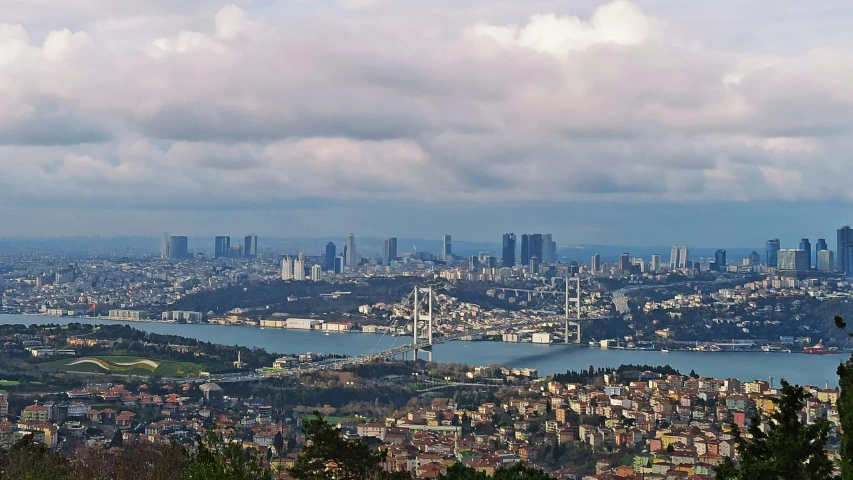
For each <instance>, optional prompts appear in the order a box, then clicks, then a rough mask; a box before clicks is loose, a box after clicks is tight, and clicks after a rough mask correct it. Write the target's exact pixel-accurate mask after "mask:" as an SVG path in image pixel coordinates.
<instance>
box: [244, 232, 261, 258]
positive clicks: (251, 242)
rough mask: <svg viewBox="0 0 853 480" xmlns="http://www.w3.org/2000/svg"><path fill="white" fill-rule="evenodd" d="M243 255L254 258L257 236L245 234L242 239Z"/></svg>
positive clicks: (256, 252) (256, 249) (256, 253)
mask: <svg viewBox="0 0 853 480" xmlns="http://www.w3.org/2000/svg"><path fill="white" fill-rule="evenodd" d="M243 256H244V257H246V258H255V257H257V256H258V236H257V235H246V238H245V239H244V240H243Z"/></svg>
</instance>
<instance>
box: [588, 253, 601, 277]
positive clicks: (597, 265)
mask: <svg viewBox="0 0 853 480" xmlns="http://www.w3.org/2000/svg"><path fill="white" fill-rule="evenodd" d="M589 268H590V270H591V271H592V273H598V272H600V271H601V255H599V254H597V253H596V254H595V255H593V256H592V260H591V261H590V262H589Z"/></svg>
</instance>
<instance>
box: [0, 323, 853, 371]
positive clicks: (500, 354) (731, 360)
mask: <svg viewBox="0 0 853 480" xmlns="http://www.w3.org/2000/svg"><path fill="white" fill-rule="evenodd" d="M81 320H83V321H86V322H91V321H92V320H91V319H79V318H58V317H41V316H28V315H0V324H16V323H20V324H24V325H31V324H39V325H41V324H47V323H55V324H63V323H70V322H80V321H81ZM95 323H99V324H116V323H125V322H115V321H110V320H96V321H95ZM125 324H126V325H130V326H132V327H134V328H137V329H139V330H144V331H147V332H152V333H162V334H171V335H180V336H183V337H191V338H197V339H199V340H203V341H207V342H213V343H220V344H226V345H241V346H247V347H259V348H263V349H265V350H267V351H270V352H277V353H306V352H314V353H338V354H345V355H359V354H364V353H370V352H374V351H381V350H385V349H388V348H391V347H392V346H395V345H401V344H403V343H404V342H407V341H411V339H410V338H408V337H407V338H403V337H391V336H390V335H386V336H384V337H383V336H382V335H377V334H363V333H331V334H329V335H326V334H325V333H323V332H314V331H299V330H283V329H264V330H261V329H260V328H258V327H231V326H220V325H186V324H184V325H181V324H173V323H143V322H126V323H125ZM422 358H426V356H425V354H423V356H422ZM842 358H846V355H845V354H842V355H805V354H800V353H764V352H744V353H701V352H671V353H666V354H664V353H660V352H657V351H637V350H601V349H598V348H586V347H575V346H565V345H534V344H530V343H499V342H450V343H446V344H442V345H436V346H435V348H434V351H433V360H435V361H439V362H459V363H466V364H468V365H488V364H501V365H507V366H513V367H528V368H535V369H537V370H539V374H540V375H543V376H544V375H550V374H553V373H558V372H565V371H566V370H578V369H581V368H589V366H590V365H594V366H595V367H596V368H598V367H618V366H619V365H621V364H628V363H634V364H646V365H666V364H668V365H671V366H672V367H673V368H675V369H677V370H679V371H681V372H682V373H685V374H686V373H688V372H690V370H695V371H696V372H697V373H699V374H700V375H706V376H711V377H716V378H729V377H733V378H740V379H742V380H754V379H758V378H763V379H767V378H768V377H769V376H773V377H774V379H775V381H774V383H775V384H776V385H778V383H779V379H782V378H784V379H786V380H788V381H789V382H791V383H799V384H811V385H819V386H821V387H822V386H823V385H824V383H825V382H828V383H829V385H830V386H831V387H834V386H835V385H836V384H837V381H836V375H835V369H836V368H837V367H838V363H839V362H840V361H841V360H842Z"/></svg>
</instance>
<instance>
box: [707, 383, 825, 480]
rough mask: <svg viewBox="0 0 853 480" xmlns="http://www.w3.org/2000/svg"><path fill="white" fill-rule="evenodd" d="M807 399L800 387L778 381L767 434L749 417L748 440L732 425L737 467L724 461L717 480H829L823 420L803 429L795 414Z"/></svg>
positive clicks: (729, 459)
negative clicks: (778, 393) (779, 386)
mask: <svg viewBox="0 0 853 480" xmlns="http://www.w3.org/2000/svg"><path fill="white" fill-rule="evenodd" d="M809 397H811V395H810V394H808V393H805V391H804V390H803V387H800V386H798V385H797V386H792V385H791V384H789V383H788V382H786V381H784V380H782V396H781V398H779V399H778V400H774V403H775V404H776V411H775V412H774V413H773V414H772V415H771V416H770V419H769V422H768V426H769V432H768V433H764V431H762V429H761V417H760V416H759V415H758V414H755V415H753V416H752V418H751V421H750V425H749V427H748V429H747V431H748V433H749V436H750V437H751V439H747V438H744V436H743V434H741V431H740V428H739V427H738V426H737V425H732V435H733V437H734V440H735V447H736V448H737V451H738V454H739V455H740V458H739V461H738V464H735V462H734V461H733V460H732V459H731V458H726V459H724V460H723V463H722V464H721V465H720V466H719V467H718V468H717V478H718V479H720V480H753V479H758V480H764V479H767V480H777V479H779V480H781V479H785V480H827V479H829V478H831V477H830V476H831V474H832V469H833V465H832V461H831V460H830V459H829V457H827V455H826V452H825V449H826V442H827V437H828V433H829V423H828V422H827V421H826V419H818V420H817V421H816V422H815V423H813V424H812V425H803V423H802V421H801V420H800V416H799V413H800V411H801V410H802V409H803V407H804V406H805V402H806V400H807V399H808V398H809Z"/></svg>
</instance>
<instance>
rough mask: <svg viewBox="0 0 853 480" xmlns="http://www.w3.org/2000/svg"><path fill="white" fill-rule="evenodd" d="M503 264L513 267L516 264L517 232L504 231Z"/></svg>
mask: <svg viewBox="0 0 853 480" xmlns="http://www.w3.org/2000/svg"><path fill="white" fill-rule="evenodd" d="M501 260H502V261H501V266H503V267H509V268H512V267H514V266H515V234H514V233H504V239H503V257H502V259H501Z"/></svg>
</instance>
